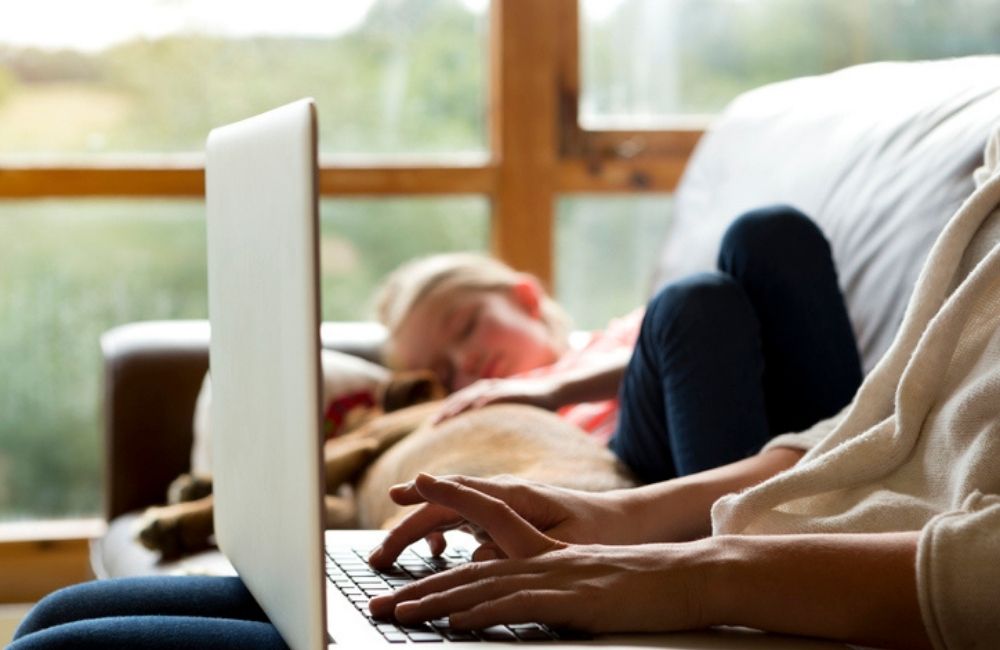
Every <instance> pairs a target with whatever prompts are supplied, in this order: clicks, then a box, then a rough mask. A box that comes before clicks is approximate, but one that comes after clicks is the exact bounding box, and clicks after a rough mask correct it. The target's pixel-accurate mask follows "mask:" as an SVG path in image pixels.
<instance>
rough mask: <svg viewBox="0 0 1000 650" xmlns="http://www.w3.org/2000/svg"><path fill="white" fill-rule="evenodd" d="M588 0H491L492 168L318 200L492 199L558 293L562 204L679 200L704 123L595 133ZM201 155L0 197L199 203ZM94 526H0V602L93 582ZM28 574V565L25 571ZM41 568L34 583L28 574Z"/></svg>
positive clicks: (420, 175) (343, 174)
mask: <svg viewBox="0 0 1000 650" xmlns="http://www.w3.org/2000/svg"><path fill="white" fill-rule="evenodd" d="M579 42H580V37H579V7H578V4H577V0H545V1H544V2H539V0H493V2H492V3H491V7H490V54H489V58H490V64H489V80H488V84H489V116H488V122H489V140H490V153H489V155H488V156H484V157H483V159H482V160H472V161H460V162H457V163H456V162H451V163H449V162H445V161H434V162H427V163H420V162H414V161H406V162H405V163H393V162H385V163H384V164H383V163H382V161H375V162H373V163H372V164H359V163H357V162H354V163H347V162H344V161H338V160H334V159H327V158H325V157H324V158H323V159H322V160H321V170H320V194H321V195H322V196H325V197H343V196H352V197H359V196H394V195H395V196H403V195H424V196H427V195H435V196H448V195H462V194H476V195H482V196H486V197H488V198H489V199H490V201H491V207H492V211H491V232H490V236H491V242H490V245H491V250H492V252H493V253H494V254H495V255H497V256H498V257H500V258H501V259H503V260H505V261H507V262H508V263H510V264H511V265H512V266H514V267H515V268H518V269H521V270H524V271H528V272H531V273H534V274H535V275H537V276H538V277H539V278H540V279H541V280H542V282H543V284H545V285H546V286H548V287H551V286H552V280H553V277H552V272H553V271H552V269H553V249H554V225H555V210H556V202H557V200H558V197H559V196H560V195H563V194H567V193H641V192H670V191H673V190H674V189H675V187H676V186H677V183H678V181H679V179H680V176H681V173H682V171H683V169H684V165H685V164H686V162H687V160H688V157H689V156H690V154H691V152H692V151H693V149H694V146H695V144H696V143H697V141H698V139H699V138H700V137H701V135H702V131H701V130H700V129H692V128H679V129H675V130H655V131H654V130H648V131H643V130H630V131H617V130H615V131H612V130H586V129H583V128H582V127H581V126H580V123H579V115H578V106H579V95H580V75H579ZM203 196H204V168H203V163H202V161H201V160H200V159H199V158H197V157H195V158H194V159H191V157H175V156H165V157H162V158H157V157H147V156H143V157H135V156H132V157H129V156H125V157H116V158H113V159H111V160H110V161H106V160H105V159H100V160H99V161H97V162H90V161H87V162H85V163H79V164H76V163H66V164H61V163H58V162H57V163H52V164H38V163H24V162H16V161H11V160H6V161H4V160H0V201H2V200H14V199H37V198H52V197H58V198H94V197H131V198H137V197H145V198H163V197H172V198H181V197H186V198H199V197H203ZM102 530H103V525H102V523H101V522H95V520H74V521H67V522H34V523H32V524H31V525H30V527H28V525H26V524H0V574H2V575H5V576H8V577H12V576H18V577H19V580H20V578H23V579H24V580H23V581H20V582H19V580H7V581H5V584H7V585H8V586H7V588H6V589H4V590H0V603H9V602H26V601H30V600H34V599H36V598H37V597H38V596H40V595H41V594H43V593H45V592H47V591H49V590H51V589H54V588H56V587H58V586H61V585H64V584H70V583H72V582H77V581H79V580H81V579H85V578H86V576H87V575H88V566H89V565H88V557H89V556H88V551H87V542H88V540H89V539H90V538H92V537H94V536H95V535H99V534H101V531H102ZM22 567H30V568H31V569H32V571H25V570H24V569H23V568H22ZM32 573H34V574H37V575H35V577H34V578H29V577H28V576H29V575H31V574H32Z"/></svg>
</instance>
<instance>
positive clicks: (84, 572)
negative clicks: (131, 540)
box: [0, 519, 105, 604]
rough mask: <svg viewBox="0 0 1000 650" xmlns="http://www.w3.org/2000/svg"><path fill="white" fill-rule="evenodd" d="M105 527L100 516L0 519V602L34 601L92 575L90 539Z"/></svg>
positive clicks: (99, 533)
mask: <svg viewBox="0 0 1000 650" xmlns="http://www.w3.org/2000/svg"><path fill="white" fill-rule="evenodd" d="M104 530H105V523H104V521H103V520H101V519H69V520H48V521H23V522H9V523H0V575H2V576H3V577H4V579H3V580H0V604H10V603H29V602H34V601H36V600H38V599H39V598H41V597H42V596H44V595H45V594H47V593H49V592H52V591H54V590H56V589H59V588H60V587H65V586H67V585H71V584H74V583H77V582H83V581H85V580H90V579H92V578H93V577H94V576H93V573H92V572H91V570H90V540H91V539H93V538H95V537H98V536H100V535H102V534H104Z"/></svg>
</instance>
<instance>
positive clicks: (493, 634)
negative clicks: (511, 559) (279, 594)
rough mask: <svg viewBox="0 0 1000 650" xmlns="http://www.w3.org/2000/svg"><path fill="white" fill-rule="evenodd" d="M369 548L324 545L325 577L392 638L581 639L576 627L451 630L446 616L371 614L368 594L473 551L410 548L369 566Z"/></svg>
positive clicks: (462, 559) (443, 566) (405, 581)
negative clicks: (413, 621) (417, 620)
mask: <svg viewBox="0 0 1000 650" xmlns="http://www.w3.org/2000/svg"><path fill="white" fill-rule="evenodd" d="M367 557H368V549H356V548H354V549H352V548H342V549H332V548H327V549H326V577H327V580H329V581H330V582H332V583H333V584H334V585H335V586H336V587H337V588H338V589H339V590H340V591H341V592H342V593H343V594H344V595H345V596H346V597H347V598H348V600H350V601H351V603H353V604H354V606H355V607H356V608H357V609H358V610H359V611H360V612H361V613H362V614H363V615H364V616H365V618H367V619H368V621H369V622H370V623H371V624H372V626H374V627H375V629H376V630H378V631H379V632H380V633H381V634H382V636H384V637H385V639H386V641H388V642H390V643H435V642H437V643H441V642H447V641H515V642H516V641H551V640H557V639H579V638H580V635H579V634H578V633H569V632H563V631H561V630H559V631H557V630H553V629H552V628H549V627H547V626H545V625H541V624H538V623H523V624H517V625H494V626H493V627H488V628H486V629H483V630H475V631H472V632H469V631H465V630H453V629H451V627H450V626H449V625H448V619H446V618H442V619H437V620H434V621H429V622H428V623H421V624H419V625H399V624H396V623H393V622H391V621H381V620H376V619H374V618H372V614H371V612H370V611H369V610H368V600H369V599H371V598H372V596H378V595H380V594H384V593H388V592H390V591H392V590H394V589H396V588H397V587H402V586H403V585H405V584H408V583H410V582H413V581H414V580H419V579H420V578H425V577H427V576H429V575H432V574H434V573H438V572H439V571H444V570H446V569H450V568H452V567H455V566H458V565H460V564H464V563H466V562H468V561H470V559H471V558H470V557H469V553H468V552H467V551H465V550H460V549H448V550H447V551H445V554H444V555H443V556H441V557H433V556H431V555H430V554H427V555H423V554H421V553H418V552H417V551H416V550H414V549H412V548H411V549H407V550H406V551H405V552H403V554H401V555H400V556H399V558H398V559H397V560H396V563H395V564H394V565H393V566H392V568H391V569H389V570H388V571H384V572H380V571H375V570H374V569H372V568H371V567H370V566H368V562H367V559H366V558H367Z"/></svg>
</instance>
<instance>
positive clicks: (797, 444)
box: [761, 404, 850, 451]
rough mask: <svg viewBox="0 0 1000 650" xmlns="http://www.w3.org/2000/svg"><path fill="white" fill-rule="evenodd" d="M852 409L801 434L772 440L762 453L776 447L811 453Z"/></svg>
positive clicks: (781, 436)
mask: <svg viewBox="0 0 1000 650" xmlns="http://www.w3.org/2000/svg"><path fill="white" fill-rule="evenodd" d="M848 408H850V404H848V405H847V406H845V407H844V408H843V409H842V410H841V411H840V413H837V414H836V415H834V416H833V417H829V418H827V419H825V420H820V421H819V422H817V423H816V424H814V425H812V426H811V427H809V428H808V429H806V430H805V431H800V432H799V433H784V434H782V435H780V436H776V437H774V438H772V439H771V441H770V442H768V443H767V444H766V445H764V448H763V449H762V450H761V451H767V450H769V449H773V448H775V447H791V448H793V449H801V450H803V451H809V450H810V449H812V448H813V447H815V446H816V445H817V444H818V443H819V441H820V440H822V439H823V438H825V437H826V436H827V435H828V434H829V433H830V432H831V431H833V430H834V429H836V428H837V425H838V424H840V422H841V420H843V419H844V416H845V415H846V414H847V409H848Z"/></svg>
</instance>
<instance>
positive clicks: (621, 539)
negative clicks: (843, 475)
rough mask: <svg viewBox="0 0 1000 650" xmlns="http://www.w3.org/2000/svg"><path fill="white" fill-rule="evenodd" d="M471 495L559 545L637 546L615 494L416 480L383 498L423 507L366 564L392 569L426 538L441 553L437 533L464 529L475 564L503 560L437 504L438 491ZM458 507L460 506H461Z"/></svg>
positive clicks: (508, 481)
mask: <svg viewBox="0 0 1000 650" xmlns="http://www.w3.org/2000/svg"><path fill="white" fill-rule="evenodd" d="M442 485H444V486H446V489H447V488H448V487H451V486H454V488H455V489H461V490H467V491H471V492H476V493H478V494H481V495H483V496H484V497H486V498H491V499H493V500H496V501H497V502H498V503H502V504H503V506H504V508H506V509H508V510H510V511H511V512H512V513H514V514H516V515H517V516H518V517H519V518H520V519H522V520H524V521H526V522H527V523H528V524H530V525H531V526H532V527H533V528H534V529H535V530H536V531H538V532H541V533H543V534H544V535H546V536H547V537H550V538H552V539H554V540H559V541H561V542H572V543H578V544H580V543H582V544H594V543H600V544H628V543H634V542H635V541H638V540H636V539H634V538H632V536H631V535H630V532H631V531H632V530H633V529H634V526H633V525H631V524H630V522H629V519H630V518H629V517H628V513H627V512H626V511H625V509H624V508H623V507H622V502H621V500H620V499H618V498H617V496H616V495H617V494H618V493H616V492H581V491H579V490H569V489H566V488H560V487H554V486H551V485H544V484H542V483H534V482H531V481H527V480H524V479H518V478H514V477H509V476H501V477H496V478H492V479H482V478H473V477H466V476H453V477H447V478H440V479H435V478H433V477H431V476H428V475H426V474H421V475H420V476H418V477H417V479H416V480H415V481H410V482H409V483H404V484H402V485H397V486H395V487H393V488H392V489H391V490H390V491H389V496H390V497H391V498H392V500H393V501H395V502H396V503H398V504H400V505H404V506H408V505H416V504H420V503H423V504H424V505H423V506H422V507H420V508H418V509H417V510H415V511H414V512H412V513H410V514H409V515H408V516H407V517H406V518H405V519H403V521H401V522H400V523H399V524H398V525H397V526H396V527H395V528H393V529H392V530H391V531H389V534H388V535H387V536H386V538H385V540H383V542H382V544H381V546H379V547H378V548H377V549H375V550H374V551H373V552H372V554H371V556H370V557H369V561H370V562H371V564H372V566H373V567H375V568H377V569H386V568H388V567H390V566H392V563H393V562H395V560H396V558H397V557H398V556H399V554H400V553H402V552H403V550H404V549H405V548H406V547H407V546H409V545H410V544H412V543H413V542H416V541H417V540H419V539H421V538H422V537H426V538H427V541H428V543H429V544H430V547H431V550H432V552H434V553H435V554H436V555H440V554H441V553H443V552H444V549H445V539H444V535H443V534H442V531H445V530H449V529H454V528H464V529H466V530H470V532H472V533H473V534H474V535H475V536H476V538H477V539H478V540H479V542H480V543H481V544H482V546H480V547H479V548H478V549H477V550H476V552H475V553H474V554H473V558H474V559H476V560H487V559H495V558H499V557H506V556H507V554H506V552H505V550H504V549H503V547H502V546H501V545H499V544H497V543H496V540H495V539H493V538H492V536H491V535H490V533H489V532H488V531H487V530H485V529H483V528H482V527H481V526H479V525H478V524H477V522H476V521H475V520H473V519H470V518H467V517H466V516H465V515H464V514H463V513H462V512H461V511H459V510H458V509H455V508H452V507H449V505H448V503H447V502H446V501H441V500H440V496H439V494H440V492H441V490H442V488H441V487H440V486H442ZM463 503H464V502H463Z"/></svg>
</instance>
